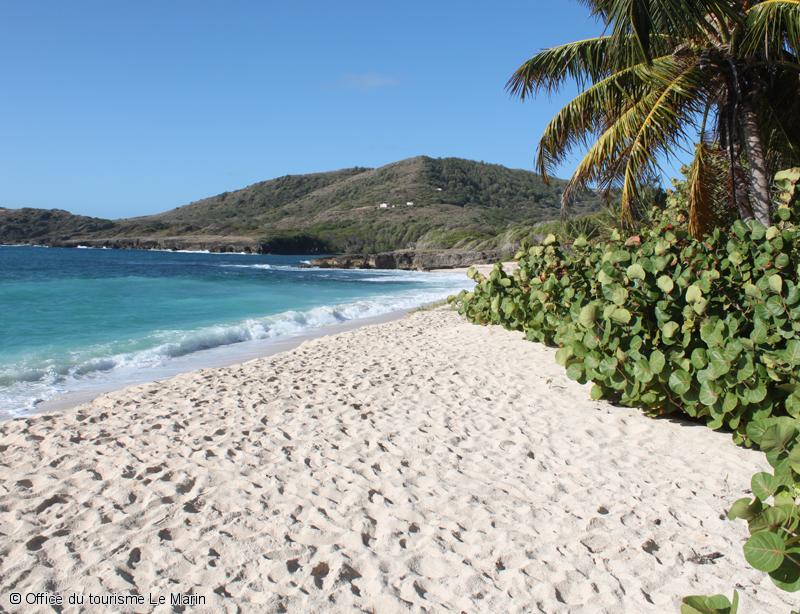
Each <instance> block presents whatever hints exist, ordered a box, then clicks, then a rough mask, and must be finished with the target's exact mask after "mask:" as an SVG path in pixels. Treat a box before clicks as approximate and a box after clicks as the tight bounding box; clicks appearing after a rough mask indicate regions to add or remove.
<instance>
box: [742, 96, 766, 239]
mask: <svg viewBox="0 0 800 614" xmlns="http://www.w3.org/2000/svg"><path fill="white" fill-rule="evenodd" d="M741 117H742V132H743V133H744V147H745V153H746V154H747V163H748V166H749V167H750V205H751V208H752V210H753V216H754V217H755V219H757V220H758V221H759V222H761V223H762V224H764V226H770V225H771V224H772V216H771V214H770V191H769V177H768V176H767V157H766V155H765V154H764V143H763V141H762V139H761V131H760V129H759V126H758V117H757V116H756V113H755V111H754V110H753V107H752V104H751V102H750V101H745V102H743V103H742V107H741Z"/></svg>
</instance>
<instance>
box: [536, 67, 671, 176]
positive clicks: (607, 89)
mask: <svg viewBox="0 0 800 614" xmlns="http://www.w3.org/2000/svg"><path fill="white" fill-rule="evenodd" d="M675 62H676V59H675V58H674V56H672V55H668V56H663V57H660V58H656V59H655V60H654V61H653V64H651V65H648V64H647V63H645V62H642V63H639V64H635V65H633V66H630V67H628V68H625V69H623V70H620V71H618V72H615V73H614V74H612V75H610V76H608V77H606V78H605V79H602V80H601V81H599V82H597V83H595V84H594V85H593V86H591V87H590V88H588V89H586V90H585V91H584V92H582V93H581V94H579V95H578V96H577V97H576V98H575V99H573V100H572V101H571V102H569V103H568V104H567V105H566V106H565V107H564V108H563V109H561V111H559V113H558V114H557V115H556V116H555V117H554V118H553V119H552V120H551V121H550V123H549V124H548V125H547V128H545V131H544V133H543V135H542V138H541V140H540V142H539V147H538V149H537V154H536V167H537V171H538V172H539V173H540V174H541V175H542V176H543V177H544V178H545V180H547V179H548V178H549V176H550V174H551V172H552V171H553V170H554V169H555V168H556V167H557V166H558V165H559V164H560V163H561V162H563V161H564V160H565V159H566V157H567V155H568V154H569V153H570V152H571V151H572V150H573V149H574V148H576V147H581V146H588V145H589V141H590V139H591V138H592V137H594V136H596V135H597V133H598V132H600V131H602V130H603V129H604V127H605V126H607V125H608V124H609V123H610V122H611V121H612V120H611V119H610V118H611V117H613V116H619V115H621V114H622V113H624V112H625V111H626V110H627V109H629V108H630V107H631V106H632V105H633V104H635V103H636V102H637V101H639V100H641V98H642V97H643V96H645V95H646V94H647V93H648V92H650V90H652V87H653V84H652V79H651V78H650V75H651V73H652V71H653V66H655V69H656V70H658V69H660V68H662V67H664V66H667V65H671V64H674V63H675Z"/></svg>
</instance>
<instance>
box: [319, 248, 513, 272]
mask: <svg viewBox="0 0 800 614" xmlns="http://www.w3.org/2000/svg"><path fill="white" fill-rule="evenodd" d="M506 255H507V254H504V253H503V252H501V251H499V250H487V251H478V252H475V251H464V250H441V251H435V250H431V251H415V250H398V251H394V252H383V253H380V254H367V255H353V254H346V255H343V256H331V257H328V258H317V259H316V260H312V261H311V264H310V266H317V267H321V268H337V269H403V270H416V271H429V270H431V269H455V268H460V267H467V266H471V265H473V264H488V263H493V262H498V261H500V260H502V259H503V257H504V256H506Z"/></svg>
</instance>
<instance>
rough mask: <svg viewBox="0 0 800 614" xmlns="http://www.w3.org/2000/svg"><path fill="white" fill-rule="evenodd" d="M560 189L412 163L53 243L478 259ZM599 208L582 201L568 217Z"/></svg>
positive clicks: (536, 180)
mask: <svg viewBox="0 0 800 614" xmlns="http://www.w3.org/2000/svg"><path fill="white" fill-rule="evenodd" d="M563 187H564V182H562V181H560V180H555V181H553V182H551V184H550V185H545V184H544V182H543V181H542V179H541V177H539V176H538V175H536V174H534V173H532V172H529V171H524V170H513V169H509V168H506V167H503V166H499V165H496V164H486V163H483V162H473V161H470V160H462V159H457V158H443V159H434V158H428V157H416V158H410V159H407V160H402V161H400V162H395V163H393V164H389V165H387V166H383V167H381V168H377V169H367V168H352V169H345V170H340V171H334V172H328V173H314V174H309V175H291V176H286V177H279V178H277V179H271V180H269V181H264V182H260V183H256V184H253V185H251V186H248V187H246V188H244V189H241V190H237V191H234V192H224V193H222V194H218V195H216V196H212V197H210V198H206V199H203V200H200V201H197V202H193V203H190V204H188V205H184V206H182V207H178V208H177V209H172V210H170V211H167V212H165V213H161V214H158V215H152V216H147V217H139V218H131V219H125V220H117V221H115V222H107V221H103V220H99V221H97V227H92V226H91V224H88V225H87V224H77V225H69V226H68V228H69V229H73V227H74V232H72V231H71V232H66V231H64V230H61V231H60V232H58V233H57V234H58V237H55V236H54V237H53V239H54V240H56V241H57V242H59V243H60V244H70V243H73V244H74V243H87V244H105V245H111V246H124V247H136V246H141V247H146V246H150V247H152V246H160V247H166V248H170V247H174V248H204V249H222V248H223V247H224V246H231V248H234V249H239V248H245V249H254V250H256V249H262V250H266V251H283V252H308V253H319V252H381V251H390V250H396V249H408V248H410V249H450V248H459V249H477V248H481V249H488V248H496V247H498V246H499V245H500V244H501V243H502V242H504V241H509V240H512V241H513V239H514V237H513V236H512V235H515V233H516V234H519V233H520V232H523V233H524V232H526V231H529V230H530V226H532V225H534V224H536V223H539V222H542V221H546V220H552V219H555V218H557V217H558V215H559V208H560V197H561V192H562V190H563ZM410 202H411V203H413V205H408V204H407V203H410ZM382 203H385V204H386V205H387V206H386V207H385V208H381V204H382ZM600 204H601V203H600V199H599V198H598V197H597V196H595V195H594V194H587V195H586V196H585V198H584V199H583V200H579V201H578V202H576V203H575V205H574V208H573V213H574V214H575V215H579V214H583V213H588V212H592V211H596V210H597V209H598V208H599V207H600ZM83 219H91V218H83ZM3 235H4V231H3V230H2V229H0V241H3V240H8V239H4V236H3ZM67 235H69V236H67ZM25 238H26V239H32V238H34V237H25ZM38 239H39V240H41V241H44V242H48V240H47V237H46V236H45V237H43V236H41V235H39V236H38ZM14 240H18V239H14ZM50 242H52V241H50Z"/></svg>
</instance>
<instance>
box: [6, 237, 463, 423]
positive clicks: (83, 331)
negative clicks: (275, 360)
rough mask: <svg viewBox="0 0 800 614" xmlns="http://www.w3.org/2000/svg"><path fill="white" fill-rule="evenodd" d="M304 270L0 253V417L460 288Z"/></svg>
mask: <svg viewBox="0 0 800 614" xmlns="http://www.w3.org/2000/svg"><path fill="white" fill-rule="evenodd" d="M307 259H308V257H303V256H254V255H244V254H241V255H239V254H225V255H221V254H205V253H176V252H156V251H132V250H103V249H58V248H43V247H27V246H26V247H6V246H0V418H2V417H9V416H17V415H24V414H25V413H26V412H29V411H32V410H34V409H35V408H36V406H37V405H39V404H41V403H43V402H45V401H48V400H51V399H54V398H56V397H58V396H59V395H64V394H69V393H73V392H74V391H76V390H87V389H89V390H90V389H92V388H97V389H101V388H102V389H111V388H114V387H119V386H122V385H125V384H126V383H131V382H134V381H146V380H147V379H155V378H156V377H157V376H159V375H161V374H163V373H165V372H169V369H170V368H171V366H172V367H174V366H175V365H181V366H182V367H185V368H195V367H199V366H206V365H208V364H211V363H213V362H214V361H219V360H220V351H221V349H223V348H227V349H228V350H230V351H231V352H235V351H236V350H237V347H240V344H244V343H247V344H249V346H252V344H253V343H254V342H258V343H262V344H264V350H265V352H266V351H268V345H269V344H270V343H275V342H276V341H280V340H283V339H286V338H287V337H289V336H292V335H299V334H304V333H307V332H308V331H313V330H314V329H319V328H321V327H326V326H330V325H333V324H337V323H340V322H345V321H348V320H357V319H361V318H367V317H371V316H377V315H382V314H387V313H390V312H394V311H401V310H405V309H409V308H413V307H416V306H418V305H422V304H424V303H427V302H430V301H434V300H437V299H441V298H443V297H445V296H447V295H449V294H452V293H453V292H455V291H457V290H459V289H461V288H464V287H467V286H468V280H467V279H466V278H465V277H464V276H462V275H457V274H440V273H421V272H408V271H374V270H363V271H361V270H336V269H314V268H306V267H303V266H302V265H303V264H305V263H306V262H307ZM212 354H213V356H214V358H213V360H210V358H209V357H210V356H211V355H212Z"/></svg>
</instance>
